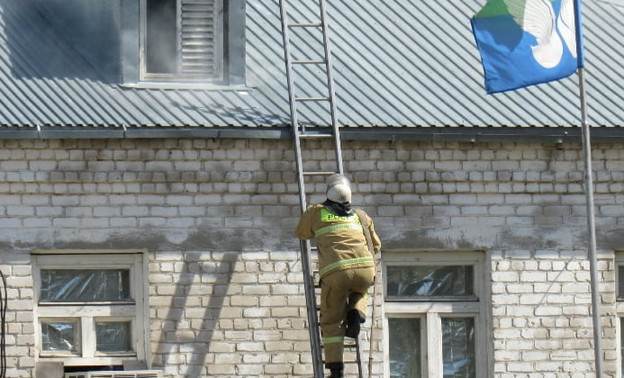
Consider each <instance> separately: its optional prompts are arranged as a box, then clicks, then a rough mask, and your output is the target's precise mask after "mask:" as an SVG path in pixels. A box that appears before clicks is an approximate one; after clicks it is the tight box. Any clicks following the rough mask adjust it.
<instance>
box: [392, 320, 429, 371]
mask: <svg viewBox="0 0 624 378" xmlns="http://www.w3.org/2000/svg"><path fill="white" fill-rule="evenodd" d="M388 334H389V344H390V377H392V378H398V377H401V378H420V376H421V374H420V373H421V357H420V356H421V350H420V319H418V318H404V319H400V318H390V319H388Z"/></svg>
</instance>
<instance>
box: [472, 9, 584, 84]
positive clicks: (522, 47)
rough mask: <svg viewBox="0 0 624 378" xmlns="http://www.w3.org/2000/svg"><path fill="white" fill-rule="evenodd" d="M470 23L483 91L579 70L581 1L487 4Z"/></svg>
mask: <svg viewBox="0 0 624 378" xmlns="http://www.w3.org/2000/svg"><path fill="white" fill-rule="evenodd" d="M471 24H472V32H473V34H474V37H475V40H476V43H477V47H478V49H479V53H480V54H481V64H482V65H483V71H484V75H485V89H486V91H487V93H497V92H504V91H509V90H513V89H518V88H523V87H526V86H530V85H534V84H539V83H545V82H548V81H553V80H559V79H562V78H564V77H566V76H569V75H571V74H572V73H574V72H575V71H576V70H577V69H578V68H580V67H582V66H583V55H582V51H583V49H582V38H581V26H580V25H581V22H580V0H488V2H487V3H486V4H485V6H484V7H483V9H481V10H480V11H479V12H478V13H477V14H475V15H474V17H473V18H472V20H471ZM577 26H578V27H577ZM577 42H578V43H577ZM577 44H578V46H577Z"/></svg>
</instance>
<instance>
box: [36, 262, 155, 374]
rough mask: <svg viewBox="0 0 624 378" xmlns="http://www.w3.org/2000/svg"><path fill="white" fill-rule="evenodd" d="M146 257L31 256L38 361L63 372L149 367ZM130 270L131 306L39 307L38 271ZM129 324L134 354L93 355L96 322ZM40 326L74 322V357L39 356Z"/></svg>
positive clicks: (46, 353)
mask: <svg viewBox="0 0 624 378" xmlns="http://www.w3.org/2000/svg"><path fill="white" fill-rule="evenodd" d="M146 257H147V254H146V251H143V250H123V251H119V250H95V251H94V250H54V251H48V250H46V251H43V250H35V251H32V252H31V261H32V270H33V289H34V292H33V301H34V303H33V310H34V311H33V313H34V316H33V322H34V329H35V350H36V357H35V358H36V360H37V361H57V362H63V364H64V366H110V365H122V364H123V362H124V361H127V360H129V359H136V360H138V361H145V362H147V363H150V361H151V356H150V347H149V345H150V344H149V343H150V338H149V295H148V290H149V285H148V268H147V258H146ZM68 267H70V268H71V269H129V271H130V282H129V285H130V296H131V298H133V299H134V301H133V303H121V302H120V303H107V302H103V303H95V304H89V303H88V302H87V303H69V302H40V300H39V295H40V289H41V281H40V278H41V275H40V272H41V270H42V269H68ZM102 320H105V321H129V322H130V329H131V339H130V340H131V345H132V349H133V350H132V351H129V352H110V353H106V352H97V350H96V344H97V340H96V332H95V330H96V322H98V321H102ZM41 321H59V322H63V321H67V322H74V321H75V322H77V324H78V331H77V332H78V335H79V337H80V350H79V351H78V352H77V353H75V354H74V353H70V352H54V351H43V350H42V348H43V345H42V334H41Z"/></svg>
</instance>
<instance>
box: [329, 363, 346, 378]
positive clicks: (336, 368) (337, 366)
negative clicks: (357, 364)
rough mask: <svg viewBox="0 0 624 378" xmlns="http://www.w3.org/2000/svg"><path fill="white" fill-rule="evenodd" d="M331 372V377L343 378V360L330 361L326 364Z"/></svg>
mask: <svg viewBox="0 0 624 378" xmlns="http://www.w3.org/2000/svg"><path fill="white" fill-rule="evenodd" d="M325 367H326V368H328V369H329V372H330V373H331V374H330V376H329V378H343V377H344V375H343V370H344V364H343V363H342V362H330V363H328V364H326V365H325Z"/></svg>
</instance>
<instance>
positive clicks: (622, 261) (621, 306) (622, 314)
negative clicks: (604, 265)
mask: <svg viewBox="0 0 624 378" xmlns="http://www.w3.org/2000/svg"><path fill="white" fill-rule="evenodd" d="M620 266H624V250H616V251H615V256H614V258H613V273H614V279H615V281H614V289H615V290H614V291H615V314H616V322H615V334H616V337H615V345H616V350H617V356H618V358H617V363H616V367H617V369H616V375H615V376H616V377H621V376H622V374H623V373H624V368H623V366H622V365H624V350H623V349H622V348H623V347H624V343H623V340H622V338H623V337H624V334H622V332H624V329H623V325H622V322H624V293H620V292H619V291H620V280H621V279H624V277H620V269H619V268H620Z"/></svg>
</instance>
